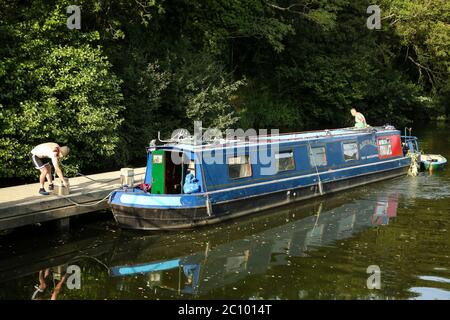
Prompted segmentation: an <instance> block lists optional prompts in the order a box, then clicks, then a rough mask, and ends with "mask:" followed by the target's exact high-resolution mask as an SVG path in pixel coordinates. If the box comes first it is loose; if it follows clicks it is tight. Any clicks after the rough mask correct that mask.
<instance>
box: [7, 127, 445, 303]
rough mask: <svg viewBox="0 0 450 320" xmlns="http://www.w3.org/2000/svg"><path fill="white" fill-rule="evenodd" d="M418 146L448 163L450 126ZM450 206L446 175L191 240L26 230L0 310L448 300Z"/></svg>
mask: <svg viewBox="0 0 450 320" xmlns="http://www.w3.org/2000/svg"><path fill="white" fill-rule="evenodd" d="M414 134H415V135H417V136H418V137H419V139H420V146H421V149H423V150H424V151H425V152H430V153H431V152H432V153H440V154H442V155H444V156H445V157H446V158H448V159H450V147H449V146H450V126H448V125H445V124H437V125H432V126H429V127H428V129H422V130H418V131H416V132H414ZM449 205H450V170H449V169H448V168H447V169H446V170H444V171H442V172H433V173H432V174H430V173H428V172H427V173H421V174H420V175H419V176H418V177H408V176H404V177H400V178H397V179H393V180H388V181H383V182H380V183H375V184H371V185H368V186H365V187H362V188H358V189H354V190H351V191H345V192H341V193H338V194H335V195H332V196H326V197H324V198H322V199H317V200H312V201H308V202H305V203H302V204H300V205H295V206H290V207H284V208H281V209H277V210H272V211H268V212H264V213H260V214H258V215H256V216H254V217H248V218H242V219H239V220H235V221H232V222H228V223H223V224H220V225H215V226H209V227H204V228H201V229H197V230H191V231H183V232H170V233H152V232H131V231H121V230H120V229H119V228H117V226H116V225H115V223H114V221H113V220H112V219H111V214H110V213H109V212H106V211H105V212H99V213H97V214H95V215H91V216H90V217H88V218H86V217H85V218H79V219H76V220H75V221H74V222H73V225H72V228H71V230H70V232H68V233H67V232H66V233H61V232H58V231H57V230H56V228H54V227H52V226H51V225H49V224H47V225H43V226H33V227H27V228H23V229H18V230H15V231H12V232H10V233H8V234H3V235H0V299H32V298H34V299H50V298H52V297H53V298H56V299H450V249H449V246H450V208H449V207H450V206H449ZM68 266H72V268H73V270H74V273H73V275H74V276H73V277H72V278H67V279H63V280H61V274H62V273H63V271H64V270H65V269H66V268H67V267H68ZM78 268H79V269H78ZM78 271H80V272H79V273H78ZM378 271H379V272H378ZM77 274H79V275H80V277H79V279H77V278H76V275H77ZM64 280H65V282H64ZM77 280H80V281H79V284H80V288H79V289H77V288H76V285H77V284H78V283H77ZM44 284H45V285H44ZM58 284H59V285H58ZM67 284H69V286H68V285H67ZM39 285H40V289H41V290H37V288H39ZM74 286H75V288H74ZM69 287H70V288H69ZM41 291H42V292H41Z"/></svg>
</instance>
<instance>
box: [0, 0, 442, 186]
mask: <svg viewBox="0 0 450 320" xmlns="http://www.w3.org/2000/svg"><path fill="white" fill-rule="evenodd" d="M71 2H72V1H68V0H51V1H43V0H34V1H30V2H29V3H24V2H22V1H18V0H14V1H5V0H0V6H1V8H2V10H1V11H0V41H1V43H2V46H1V47H0V108H1V112H0V134H1V135H0V146H1V147H0V161H1V162H2V175H3V176H22V177H27V176H32V175H34V174H36V172H34V171H33V170H31V169H30V168H31V167H30V165H29V163H27V161H28V160H27V153H28V152H29V150H30V148H31V147H32V146H33V145H35V144H37V143H40V142H43V141H46V140H54V141H57V142H59V143H61V144H68V145H69V146H71V147H72V150H73V153H72V155H71V156H70V158H69V160H70V161H69V163H70V164H71V166H72V167H73V168H78V169H79V170H82V171H85V170H95V169H105V168H106V167H112V166H119V165H133V164H143V161H144V159H145V150H144V147H145V146H146V145H147V144H148V143H149V141H150V140H151V139H154V138H155V137H156V135H157V132H158V131H161V133H162V134H163V136H167V135H170V133H171V132H172V130H174V129H176V128H188V129H190V128H192V126H193V121H195V120H201V121H202V122H203V125H204V126H205V127H209V126H215V127H219V128H226V127H233V126H234V127H236V126H240V127H242V128H244V129H246V128H249V127H253V128H255V129H258V128H279V129H281V130H284V131H287V130H304V129H317V128H321V127H328V128H331V127H340V126H347V125H351V120H352V119H351V117H350V115H349V113H348V110H349V108H350V107H351V106H356V107H357V108H358V109H360V110H361V111H362V112H363V113H364V114H365V115H366V118H367V120H368V122H369V123H370V124H372V125H380V124H385V123H391V124H394V125H396V126H398V127H401V126H403V125H405V124H408V125H413V124H414V122H415V121H418V120H422V119H429V118H437V117H443V116H445V114H447V116H448V115H449V114H450V102H449V101H450V82H449V81H450V80H449V79H450V77H449V74H450V62H449V61H450V59H449V43H450V41H449V40H450V21H449V20H450V7H449V6H450V4H449V2H448V1H446V0H437V1H426V0H418V1H407V0H389V1H388V0H382V1H380V3H379V4H380V6H381V9H382V29H381V30H369V29H368V28H367V27H366V19H367V18H368V16H369V15H368V14H367V13H366V10H367V7H368V6H369V5H371V4H372V3H370V1H368V0H328V1H320V0H243V1H237V0H202V1H190V0H175V1H163V0H136V1H124V0H79V1H78V2H77V3H75V4H77V5H79V6H80V8H81V17H82V20H81V30H69V29H68V28H67V26H66V20H67V17H68V16H69V15H68V14H67V13H66V8H67V6H68V5H71V4H74V3H71Z"/></svg>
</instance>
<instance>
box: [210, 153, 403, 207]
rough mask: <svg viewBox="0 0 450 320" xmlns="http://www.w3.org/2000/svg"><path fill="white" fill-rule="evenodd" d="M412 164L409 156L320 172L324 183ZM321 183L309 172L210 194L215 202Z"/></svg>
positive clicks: (315, 175)
mask: <svg viewBox="0 0 450 320" xmlns="http://www.w3.org/2000/svg"><path fill="white" fill-rule="evenodd" d="M409 164H410V159H409V158H400V159H394V160H390V161H384V162H378V163H374V164H372V165H362V166H357V167H349V168H343V169H338V170H331V171H325V172H321V173H320V180H321V181H322V183H325V182H327V181H336V180H341V179H348V178H352V177H355V176H359V175H365V174H370V173H376V172H380V171H384V170H392V169H396V168H399V167H405V166H408V165H409ZM318 183H319V179H318V177H317V174H308V175H306V176H305V175H303V176H293V177H289V178H285V179H277V180H275V181H271V182H262V183H260V184H254V185H250V186H245V187H243V188H240V187H234V188H233V187H232V188H228V189H224V190H217V191H215V192H213V193H212V194H211V195H210V199H211V201H212V202H213V203H215V202H222V201H227V200H232V199H238V198H241V197H249V196H257V195H261V194H265V193H270V192H276V191H281V190H289V189H294V188H299V187H306V186H314V185H317V184H318Z"/></svg>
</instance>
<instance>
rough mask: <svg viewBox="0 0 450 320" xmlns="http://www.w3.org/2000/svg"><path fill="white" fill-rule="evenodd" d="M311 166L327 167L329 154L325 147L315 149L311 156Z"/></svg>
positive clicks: (312, 149)
mask: <svg viewBox="0 0 450 320" xmlns="http://www.w3.org/2000/svg"><path fill="white" fill-rule="evenodd" d="M310 162H311V166H313V167H315V166H318V167H320V166H326V165H327V153H326V151H325V147H313V148H311V154H310Z"/></svg>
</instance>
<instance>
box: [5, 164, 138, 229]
mask: <svg viewBox="0 0 450 320" xmlns="http://www.w3.org/2000/svg"><path fill="white" fill-rule="evenodd" d="M144 175H145V167H144V168H137V169H135V182H136V183H139V182H140V181H143V179H144ZM89 178H91V179H92V180H94V181H92V180H90V179H88V178H86V177H77V178H71V179H70V185H71V186H70V195H68V196H59V195H56V194H55V195H54V194H52V195H49V196H42V195H39V194H38V193H37V191H38V190H39V184H38V183H35V184H28V185H22V186H14V187H8V188H0V230H6V229H12V228H17V227H21V226H26V225H30V224H35V223H41V222H47V221H51V220H58V219H63V218H67V217H71V216H75V215H80V214H85V213H89V212H94V211H98V210H103V209H105V208H107V200H104V201H102V202H101V203H98V204H97V202H98V201H100V200H101V199H103V198H105V197H106V196H108V194H109V193H110V192H112V191H114V190H116V189H118V188H120V171H113V172H105V173H100V174H95V175H90V176H89ZM77 204H82V206H79V205H77Z"/></svg>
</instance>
